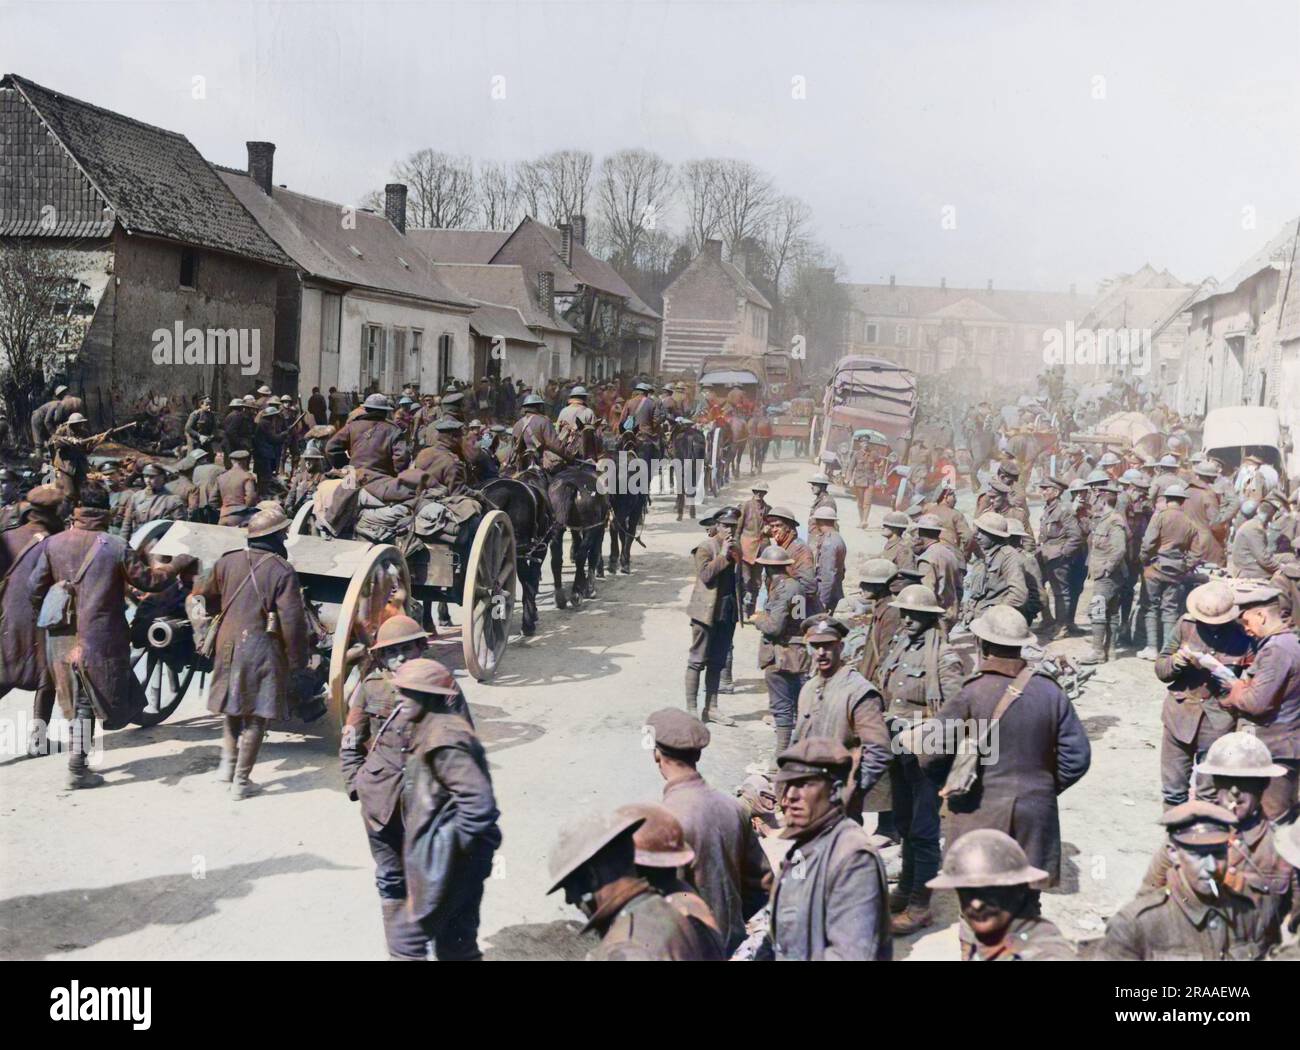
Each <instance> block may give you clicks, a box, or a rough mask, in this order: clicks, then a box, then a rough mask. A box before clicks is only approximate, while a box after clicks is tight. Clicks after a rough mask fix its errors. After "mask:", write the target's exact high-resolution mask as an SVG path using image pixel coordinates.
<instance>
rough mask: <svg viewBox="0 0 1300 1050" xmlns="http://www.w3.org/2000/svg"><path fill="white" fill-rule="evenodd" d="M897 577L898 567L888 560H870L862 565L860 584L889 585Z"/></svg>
mask: <svg viewBox="0 0 1300 1050" xmlns="http://www.w3.org/2000/svg"><path fill="white" fill-rule="evenodd" d="M791 560H792V561H793V559H791ZM897 575H898V566H897V565H895V564H894V563H893V562H892V561H890V560H889V559H888V558H868V559H867V560H866V562H864V563H863V565H862V578H861V579H860V580H859V581H858V584H859V586H861V585H862V584H864V583H875V584H883V583H888V582H889V581H890V580H892V579H893V578H894V577H895V576H897Z"/></svg>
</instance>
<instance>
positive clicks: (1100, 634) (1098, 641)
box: [1079, 623, 1106, 664]
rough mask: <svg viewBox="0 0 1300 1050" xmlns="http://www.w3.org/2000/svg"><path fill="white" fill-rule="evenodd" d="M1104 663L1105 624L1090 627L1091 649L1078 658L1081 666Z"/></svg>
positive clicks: (1095, 624)
mask: <svg viewBox="0 0 1300 1050" xmlns="http://www.w3.org/2000/svg"><path fill="white" fill-rule="evenodd" d="M1105 662H1106V624H1104V623H1094V624H1093V625H1092V649H1091V650H1089V651H1088V652H1086V653H1084V655H1083V656H1081V657H1079V663H1081V664H1104V663H1105Z"/></svg>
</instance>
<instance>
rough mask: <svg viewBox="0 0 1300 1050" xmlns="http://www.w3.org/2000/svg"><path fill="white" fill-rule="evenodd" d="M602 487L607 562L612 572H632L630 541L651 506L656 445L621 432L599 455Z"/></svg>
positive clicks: (632, 434)
mask: <svg viewBox="0 0 1300 1050" xmlns="http://www.w3.org/2000/svg"><path fill="white" fill-rule="evenodd" d="M601 459H602V461H601V472H602V476H603V477H604V480H605V483H604V486H603V487H604V490H605V491H606V492H607V493H608V494H609V563H608V568H609V572H610V574H611V575H613V574H614V573H616V572H618V571H619V570H620V569H622V571H623V572H625V573H630V572H631V571H632V544H633V542H635V541H636V538H637V534H638V533H639V532H640V531H641V523H642V522H643V521H644V520H645V516H646V512H647V511H648V510H649V507H650V479H651V476H652V475H651V469H652V466H653V465H654V464H655V463H656V462H657V461H658V459H659V446H658V445H657V444H656V443H655V441H654V440H653V439H652V438H650V437H647V436H646V435H644V434H638V433H636V432H628V433H625V434H621V435H620V436H619V438H618V440H617V442H615V444H614V446H613V448H610V449H607V450H606V452H605V454H604V455H603V456H602V458H601Z"/></svg>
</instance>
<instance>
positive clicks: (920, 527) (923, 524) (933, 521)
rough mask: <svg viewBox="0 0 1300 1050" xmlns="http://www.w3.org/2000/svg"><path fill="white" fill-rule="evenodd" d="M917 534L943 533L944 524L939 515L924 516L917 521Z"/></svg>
mask: <svg viewBox="0 0 1300 1050" xmlns="http://www.w3.org/2000/svg"><path fill="white" fill-rule="evenodd" d="M916 531H917V532H943V522H942V521H940V520H939V516H938V515H937V514H922V515H921V516H920V517H919V518H917V519H916Z"/></svg>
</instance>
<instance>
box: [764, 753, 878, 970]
mask: <svg viewBox="0 0 1300 1050" xmlns="http://www.w3.org/2000/svg"><path fill="white" fill-rule="evenodd" d="M777 764H778V766H779V770H778V772H777V774H776V777H775V781H774V783H775V787H776V791H777V795H778V798H779V801H780V804H781V807H782V809H783V810H784V811H785V820H786V826H785V829H784V831H783V832H782V838H785V839H788V840H789V841H790V850H789V852H787V853H786V855H785V858H784V860H783V861H782V862H781V870H780V871H779V872H778V873H777V875H776V882H775V885H774V886H773V888H772V900H771V905H770V911H771V915H772V923H771V929H770V933H769V939H770V941H771V950H772V956H773V957H774V958H775V959H776V960H777V961H778V962H782V961H799V962H801V961H806V960H817V961H820V960H826V961H845V962H855V961H870V960H875V961H880V962H887V961H888V960H889V959H890V958H892V956H893V944H892V941H891V940H890V936H889V910H888V906H887V903H886V900H887V898H886V883H885V867H884V864H883V863H882V862H881V860H880V857H879V856H878V855H877V854H876V851H875V850H874V849H873V848H872V846H871V840H870V838H869V837H868V835H867V833H866V832H865V831H863V830H862V828H861V826H860V825H859V824H858V823H857V822H856V821H853V820H850V819H849V818H848V816H847V815H846V814H845V812H844V795H845V793H846V792H847V791H849V790H850V785H851V783H852V771H853V764H854V763H853V756H852V755H851V754H850V753H849V752H848V750H847V749H846V748H844V746H843V745H841V744H840V743H839V742H838V741H836V740H834V739H828V738H825V737H816V736H810V737H805V738H804V739H802V740H800V741H798V742H797V743H795V744H794V745H793V746H792V747H791V748H790V749H789V750H788V751H785V752H783V753H782V754H781V756H780V757H779V758H778V759H777Z"/></svg>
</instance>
